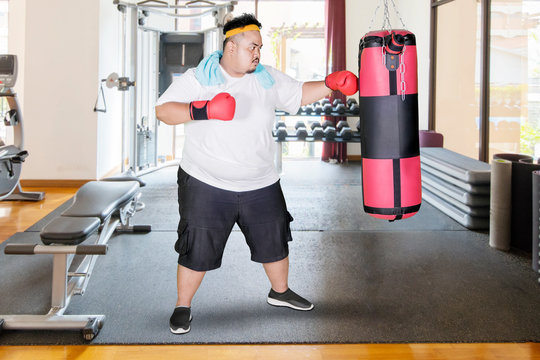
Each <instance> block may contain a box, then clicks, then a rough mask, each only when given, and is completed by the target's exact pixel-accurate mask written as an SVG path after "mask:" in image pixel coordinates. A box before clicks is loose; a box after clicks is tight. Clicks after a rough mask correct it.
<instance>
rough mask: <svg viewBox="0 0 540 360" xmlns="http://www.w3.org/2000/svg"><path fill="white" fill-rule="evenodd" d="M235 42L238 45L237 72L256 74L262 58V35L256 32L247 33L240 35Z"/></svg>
mask: <svg viewBox="0 0 540 360" xmlns="http://www.w3.org/2000/svg"><path fill="white" fill-rule="evenodd" d="M242 35H243V36H242ZM234 42H235V44H236V51H235V56H234V60H235V67H236V69H237V71H238V72H240V73H247V74H250V73H252V72H254V71H255V68H256V67H257V65H258V64H259V60H260V58H261V47H262V38H261V33H260V32H259V31H256V30H253V31H246V32H244V33H241V34H239V36H237V39H234Z"/></svg>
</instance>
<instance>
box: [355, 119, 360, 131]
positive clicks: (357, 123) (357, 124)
mask: <svg viewBox="0 0 540 360" xmlns="http://www.w3.org/2000/svg"><path fill="white" fill-rule="evenodd" d="M356 130H358V132H360V120H358V121H357V122H356Z"/></svg>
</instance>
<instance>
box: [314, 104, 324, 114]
mask: <svg viewBox="0 0 540 360" xmlns="http://www.w3.org/2000/svg"><path fill="white" fill-rule="evenodd" d="M322 112H323V107H322V106H321V105H315V113H316V114H322Z"/></svg>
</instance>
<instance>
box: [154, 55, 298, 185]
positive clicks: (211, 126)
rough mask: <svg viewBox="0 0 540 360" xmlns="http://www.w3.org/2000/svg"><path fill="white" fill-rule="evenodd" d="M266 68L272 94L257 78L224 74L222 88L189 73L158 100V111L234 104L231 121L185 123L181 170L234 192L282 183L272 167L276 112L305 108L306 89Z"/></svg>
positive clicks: (250, 75) (179, 78)
mask: <svg viewBox="0 0 540 360" xmlns="http://www.w3.org/2000/svg"><path fill="white" fill-rule="evenodd" d="M220 68H221V66H220ZM265 68H266V70H267V71H268V72H269V74H270V75H271V76H272V77H273V78H274V81H275V84H274V85H273V86H272V87H271V88H269V89H265V88H263V87H262V86H261V84H260V83H259V80H258V79H257V75H255V74H253V73H252V74H246V75H244V76H242V77H241V78H234V77H231V76H229V74H227V72H226V71H225V70H224V69H223V68H221V72H222V73H223V77H224V78H225V82H224V84H221V85H217V86H202V85H201V84H200V83H199V81H198V80H197V79H196V78H195V69H189V70H187V71H186V72H185V73H184V74H182V76H180V77H178V78H176V79H174V81H173V82H172V84H171V85H170V86H169V88H168V89H167V90H166V91H165V92H164V93H163V94H162V95H161V97H160V98H159V99H158V101H157V104H156V105H161V104H163V103H166V102H170V101H175V102H180V103H189V102H191V101H197V100H210V99H212V98H213V97H214V96H215V95H217V94H218V93H221V92H228V93H229V94H231V95H232V96H233V97H234V98H235V100H236V111H235V114H234V118H233V119H232V120H231V121H221V120H195V121H189V122H187V123H185V129H184V130H185V136H186V137H185V143H184V150H183V153H182V161H181V163H180V166H181V167H182V169H184V171H185V172H187V173H188V174H189V175H191V176H193V177H194V178H196V179H198V180H200V181H202V182H205V183H207V184H209V185H212V186H215V187H218V188H221V189H225V190H230V191H250V190H255V189H260V188H263V187H265V186H268V185H271V184H273V183H275V182H276V181H277V180H278V179H279V175H278V173H277V171H276V168H275V166H274V153H275V150H276V145H275V142H274V139H273V137H272V128H273V125H274V121H275V115H274V111H275V109H279V110H284V111H287V112H289V113H291V114H295V113H296V112H297V111H298V109H299V107H300V105H301V100H302V84H303V83H302V82H300V81H297V80H295V79H293V78H291V77H290V76H288V75H286V74H283V73H282V72H280V71H278V70H276V69H274V68H272V67H270V66H265Z"/></svg>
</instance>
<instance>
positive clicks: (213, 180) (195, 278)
mask: <svg viewBox="0 0 540 360" xmlns="http://www.w3.org/2000/svg"><path fill="white" fill-rule="evenodd" d="M261 27H262V26H261V24H260V23H259V21H257V19H256V18H255V17H254V16H253V15H251V14H243V15H242V16H239V17H236V18H234V19H232V20H231V21H229V22H228V23H227V24H225V26H224V28H223V33H224V35H225V41H224V43H223V51H217V52H214V53H212V54H211V55H209V56H207V57H206V58H204V59H203V60H202V61H201V63H200V64H199V65H198V66H197V68H193V69H189V70H187V71H186V72H185V73H184V74H183V75H182V76H180V77H178V78H176V79H175V80H174V81H173V83H172V84H171V85H170V87H169V88H168V89H167V90H166V91H165V92H164V93H163V95H162V96H161V97H160V98H159V99H158V102H157V106H156V116H157V118H158V119H159V120H160V121H162V122H164V123H166V124H169V125H177V124H185V144H184V149H183V154H182V160H181V163H180V167H179V169H178V181H177V182H178V205H179V212H180V222H179V224H178V240H177V241H176V244H175V250H176V252H178V254H179V256H178V271H177V287H178V300H177V302H176V307H175V309H174V312H173V314H172V316H171V318H170V321H169V327H170V330H171V331H172V332H173V333H175V334H184V333H187V332H188V331H190V329H191V319H192V315H191V302H192V299H193V296H194V295H195V293H196V291H197V289H198V288H199V286H200V284H201V282H202V280H203V278H204V275H205V274H206V272H207V271H209V270H214V269H217V268H219V267H220V266H221V259H222V256H223V250H224V248H225V244H226V242H227V239H228V237H229V235H230V233H231V230H232V228H233V226H234V225H235V224H238V226H239V228H240V230H241V231H242V233H243V235H244V237H245V239H246V242H247V245H248V246H249V249H250V251H251V260H252V261H255V262H258V263H261V264H262V266H263V268H264V270H265V272H266V275H267V276H268V280H269V281H270V285H271V288H270V291H269V293H268V297H267V302H268V304H270V305H273V306H282V307H288V308H291V309H295V310H300V311H307V310H311V309H313V304H312V303H311V302H310V301H308V300H306V299H304V298H303V297H301V296H300V295H298V294H296V293H295V292H293V291H292V290H291V289H290V288H289V285H288V271H289V256H288V255H289V248H288V242H289V241H291V240H292V237H291V230H290V222H291V221H292V220H293V218H292V216H291V214H290V213H289V212H288V211H287V206H286V203H285V199H284V197H283V192H282V190H281V186H280V183H279V174H278V173H277V171H276V168H275V165H274V152H275V148H276V146H275V142H274V140H273V137H272V128H273V124H274V120H275V116H274V112H275V110H276V109H279V110H284V111H287V112H289V113H291V114H295V113H296V112H297V111H298V109H299V107H300V106H301V105H306V104H310V103H312V102H314V101H316V100H319V99H321V98H323V97H325V96H328V95H329V94H330V93H331V92H332V91H333V90H340V91H341V92H343V93H344V94H346V95H352V94H354V93H356V91H357V89H358V79H357V77H356V76H355V75H354V74H353V73H351V72H348V71H339V72H335V73H332V74H330V75H328V76H327V77H326V79H325V81H310V82H300V81H297V80H295V79H293V78H291V77H289V76H287V75H285V74H283V73H282V72H280V71H278V70H276V69H274V68H272V67H270V66H263V65H261V64H260V63H259V62H260V55H261V48H262V46H263V43H262V38H261V34H260V29H261ZM321 56H324V55H322V54H321ZM224 286H226V284H224ZM216 295H217V294H216Z"/></svg>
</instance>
